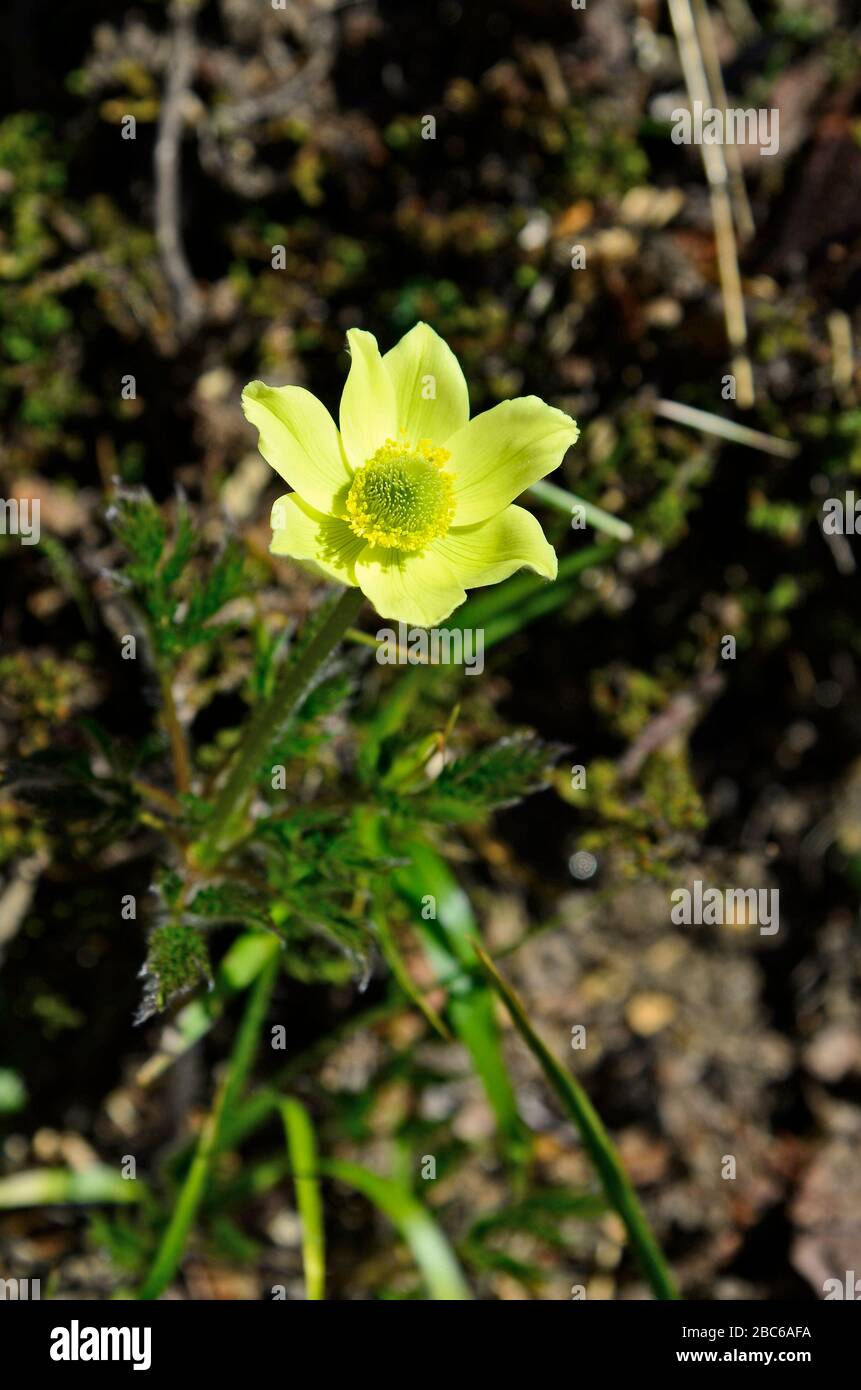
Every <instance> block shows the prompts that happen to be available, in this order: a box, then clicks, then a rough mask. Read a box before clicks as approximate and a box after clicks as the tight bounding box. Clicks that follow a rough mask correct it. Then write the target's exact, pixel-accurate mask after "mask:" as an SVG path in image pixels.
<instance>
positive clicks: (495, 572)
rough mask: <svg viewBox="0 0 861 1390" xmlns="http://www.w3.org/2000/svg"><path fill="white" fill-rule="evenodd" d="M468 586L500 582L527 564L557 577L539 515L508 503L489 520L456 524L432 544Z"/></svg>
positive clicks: (552, 552) (550, 549) (555, 566)
mask: <svg viewBox="0 0 861 1390" xmlns="http://www.w3.org/2000/svg"><path fill="white" fill-rule="evenodd" d="M432 548H433V549H434V550H435V551H436V552H437V554H438V555H441V556H442V558H443V559H444V560H445V561H446V563H447V564H448V566H449V569H451V570H452V572H453V573H454V574H455V575H457V578H458V579H459V580H460V582H461V584H462V585H463V587H464V588H465V589H478V588H481V586H482V585H483V584H498V583H499V581H500V580H501V579H507V578H508V576H509V575H510V574H514V572H515V570H519V569H520V568H521V567H522V566H523V565H528V566H529V568H530V569H532V570H535V572H536V573H537V574H540V575H543V576H544V578H545V579H555V578H556V572H557V569H558V565H557V562H556V552H555V550H554V549H553V547H552V545H550V544H549V543H548V542H547V540H546V539H545V536H544V532H543V531H542V529H541V526H540V525H539V523H538V521H537V520H536V518H535V517H534V516H533V515H532V513H531V512H527V511H526V510H525V508H523V507H506V508H505V511H503V512H499V513H498V514H497V515H496V516H493V517H491V518H490V520H489V521H478V522H476V523H475V525H474V526H454V527H452V529H451V530H450V531H449V533H448V535H446V536H443V538H442V540H438V541H434V544H433V547H432Z"/></svg>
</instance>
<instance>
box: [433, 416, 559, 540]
mask: <svg viewBox="0 0 861 1390" xmlns="http://www.w3.org/2000/svg"><path fill="white" fill-rule="evenodd" d="M579 433H580V431H579V430H578V428H577V425H576V423H575V421H574V420H572V419H571V417H570V416H569V415H565V414H564V413H563V411H561V410H556V409H555V408H554V407H553V406H552V405H546V404H545V402H544V401H542V400H539V398H538V397H537V396H520V397H518V399H517V400H514V401H502V403H501V404H500V405H495V406H494V407H493V409H492V410H486V411H485V412H484V414H483V415H476V417H475V419H474V420H470V422H469V424H468V425H466V426H465V428H464V429H462V430H458V432H457V434H455V435H452V437H451V439H449V440H448V441H447V443H446V448H447V449H448V451H449V453H450V454H451V459H450V461H449V462H448V463H447V464H446V469H447V471H448V472H450V473H453V474H454V499H455V507H456V510H455V514H454V524H455V526H470V525H471V524H472V523H473V522H475V521H484V520H485V518H486V517H489V516H495V515H496V513H497V512H501V511H502V509H503V507H507V506H508V504H509V502H513V501H514V499H515V497H519V496H520V494H521V493H522V492H524V491H525V490H526V488H528V487H529V485H530V484H531V483H537V482H538V479H539V478H543V477H544V475H545V474H546V473H552V472H553V469H554V468H558V466H559V464H560V463H561V462H562V459H563V458H564V456H565V451H566V450H567V449H568V448H569V447H570V445H572V444H573V443H574V441H575V440H576V439H577V436H578V435H579Z"/></svg>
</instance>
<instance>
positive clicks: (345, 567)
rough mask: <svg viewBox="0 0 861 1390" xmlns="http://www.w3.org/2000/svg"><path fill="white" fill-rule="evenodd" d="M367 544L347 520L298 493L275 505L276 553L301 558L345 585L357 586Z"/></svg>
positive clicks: (274, 545) (310, 565)
mask: <svg viewBox="0 0 861 1390" xmlns="http://www.w3.org/2000/svg"><path fill="white" fill-rule="evenodd" d="M367 544H368V543H367V541H364V540H362V538H361V536H357V535H356V534H355V532H354V531H352V530H351V528H350V527H349V526H348V525H347V523H346V521H342V520H341V519H340V517H337V516H327V515H326V514H325V513H324V512H318V511H316V510H315V508H314V507H311V506H309V505H308V503H307V502H305V501H304V500H303V499H302V498H301V497H299V495H298V494H297V493H295V492H287V493H285V494H284V496H283V497H279V498H278V500H277V502H275V504H274V505H273V507H272V544H271V545H270V547H269V549H270V550H271V552H272V554H273V555H287V556H289V557H290V558H291V559H292V560H299V561H300V562H301V563H303V564H304V565H305V566H306V567H307V568H312V567H313V569H314V571H315V572H317V573H319V572H322V573H323V574H326V575H328V576H329V577H330V578H331V579H339V580H340V581H341V583H342V584H352V585H355V583H356V576H355V572H354V566H355V563H356V560H357V558H358V557H359V555H361V553H362V551H363V550H365V549H366V548H367Z"/></svg>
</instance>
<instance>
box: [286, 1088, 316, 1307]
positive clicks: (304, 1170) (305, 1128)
mask: <svg viewBox="0 0 861 1390" xmlns="http://www.w3.org/2000/svg"><path fill="white" fill-rule="evenodd" d="M281 1118H282V1120H283V1121H284V1133H285V1135H286V1137H287V1152H288V1154H289V1156H290V1167H291V1169H292V1172H293V1175H294V1182H295V1183H296V1203H297V1205H298V1207H299V1216H300V1218H301V1220H302V1264H303V1266H304V1269H305V1292H306V1293H307V1295H308V1299H309V1301H311V1302H319V1301H320V1299H322V1298H325V1287H326V1247H325V1243H324V1237H323V1202H322V1199H321V1197H320V1181H319V1179H318V1177H317V1144H316V1141H315V1139H314V1129H313V1126H312V1124H311V1119H310V1116H309V1114H308V1112H307V1110H306V1109H305V1107H304V1105H300V1103H299V1101H298V1100H292V1099H288V1100H284V1101H282V1102H281Z"/></svg>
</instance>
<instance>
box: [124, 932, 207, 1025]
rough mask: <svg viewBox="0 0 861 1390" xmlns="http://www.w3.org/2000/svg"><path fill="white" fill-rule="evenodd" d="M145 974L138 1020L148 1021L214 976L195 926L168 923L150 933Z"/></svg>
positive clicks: (140, 1021)
mask: <svg viewBox="0 0 861 1390" xmlns="http://www.w3.org/2000/svg"><path fill="white" fill-rule="evenodd" d="M141 973H142V974H143V976H144V979H145V984H144V993H143V999H142V1000H141V1005H140V1008H139V1010H138V1013H137V1016H136V1019H135V1021H136V1022H137V1023H144V1022H145V1021H146V1019H148V1018H151V1017H152V1015H153V1014H154V1013H157V1012H158V1011H160V1010H161V1009H163V1008H165V1006H166V1005H167V1004H168V1002H169V1001H170V1000H171V999H173V998H175V996H176V995H178V994H184V993H186V992H187V991H188V990H190V989H193V988H194V987H195V985H198V984H199V983H200V981H201V980H210V979H211V972H210V967H209V951H208V950H207V946H206V942H205V940H204V938H203V937H202V936H201V934H200V932H198V931H196V930H195V928H194V927H190V926H185V925H181V924H177V923H174V922H165V923H164V924H163V925H162V926H159V927H156V928H155V929H154V930H153V932H152V933H151V934H150V938H149V943H148V950H147V957H146V961H145V963H144V967H143V970H142V972H141Z"/></svg>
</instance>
